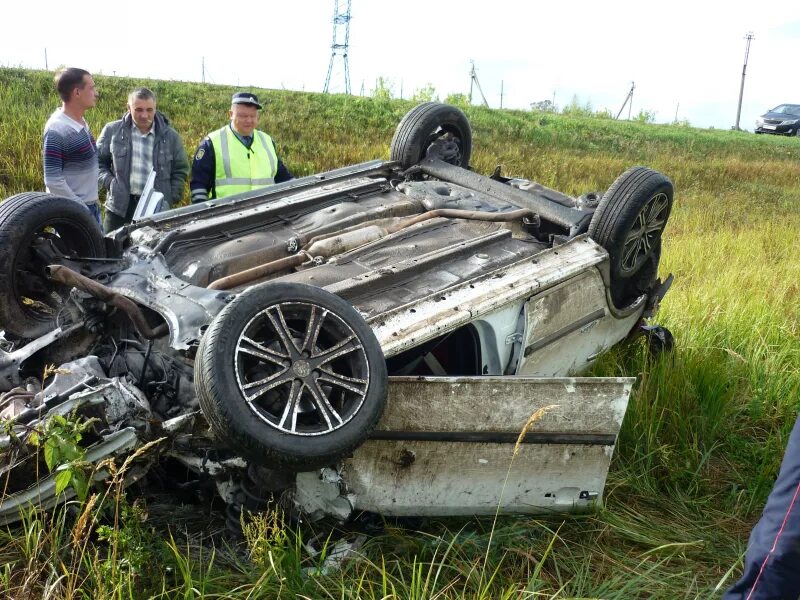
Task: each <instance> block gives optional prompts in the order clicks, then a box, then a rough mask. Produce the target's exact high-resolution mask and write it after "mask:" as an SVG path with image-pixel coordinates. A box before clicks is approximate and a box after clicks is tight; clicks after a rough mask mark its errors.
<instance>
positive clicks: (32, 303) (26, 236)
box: [0, 192, 105, 338]
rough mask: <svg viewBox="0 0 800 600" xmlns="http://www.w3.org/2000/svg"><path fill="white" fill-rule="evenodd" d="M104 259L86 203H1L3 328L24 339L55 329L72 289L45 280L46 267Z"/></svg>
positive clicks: (40, 196) (53, 199) (39, 197)
mask: <svg viewBox="0 0 800 600" xmlns="http://www.w3.org/2000/svg"><path fill="white" fill-rule="evenodd" d="M43 254H46V255H47V256H48V257H49V258H43ZM103 256H105V245H104V240H103V232H102V231H101V229H100V226H99V225H98V223H97V221H96V220H95V218H94V216H93V215H92V214H91V213H90V212H89V210H88V209H87V208H86V206H85V205H83V203H81V202H79V201H76V200H70V199H69V198H60V197H58V196H53V195H51V194H45V193H42V192H27V193H24V194H17V195H16V196H11V197H10V198H8V199H7V200H5V201H4V202H3V203H2V204H0V329H4V330H5V331H7V332H9V333H11V334H13V335H15V336H18V337H20V338H36V337H39V336H41V335H43V334H45V333H47V332H48V331H50V330H52V329H53V328H54V327H55V318H56V315H57V313H58V311H59V309H60V308H61V305H62V304H63V301H64V299H65V298H66V296H67V295H68V293H69V289H67V288H66V287H65V286H62V285H59V284H56V283H55V282H53V281H52V280H50V279H49V278H48V277H47V275H46V274H45V270H44V269H45V267H46V266H47V264H50V263H52V262H57V258H58V257H66V258H70V259H79V258H98V257H103Z"/></svg>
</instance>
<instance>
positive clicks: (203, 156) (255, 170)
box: [189, 92, 293, 202]
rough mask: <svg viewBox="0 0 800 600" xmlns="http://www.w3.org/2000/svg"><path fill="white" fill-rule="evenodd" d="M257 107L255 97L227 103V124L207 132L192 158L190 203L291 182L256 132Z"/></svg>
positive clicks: (270, 144)
mask: <svg viewBox="0 0 800 600" xmlns="http://www.w3.org/2000/svg"><path fill="white" fill-rule="evenodd" d="M260 109H261V104H260V103H259V102H258V98H257V97H256V95H255V94H251V93H250V92H237V93H235V94H234V95H233V98H232V99H231V110H230V113H229V115H230V119H231V122H230V123H229V124H227V125H225V127H223V128H221V129H218V130H216V131H213V132H211V133H210V134H208V136H207V137H206V138H205V139H203V141H202V142H201V143H200V147H199V148H198V149H197V152H195V155H194V162H193V164H192V178H191V182H190V184H189V187H190V188H191V190H192V202H203V201H205V200H209V199H211V198H224V197H225V196H231V195H233V194H241V193H242V192H249V191H250V190H255V189H258V188H262V187H265V186H268V185H272V184H273V183H281V182H283V181H289V180H290V179H292V178H293V176H292V174H291V173H290V172H289V169H287V168H286V165H284V164H283V162H282V161H281V159H280V158H278V154H277V153H276V152H275V144H273V142H272V138H271V137H270V136H268V135H267V134H266V133H264V132H263V131H259V130H257V129H256V125H258V111H259V110H260Z"/></svg>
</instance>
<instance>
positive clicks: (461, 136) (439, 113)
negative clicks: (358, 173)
mask: <svg viewBox="0 0 800 600" xmlns="http://www.w3.org/2000/svg"><path fill="white" fill-rule="evenodd" d="M471 155H472V129H471V128H470V126H469V121H468V120H467V116H466V115H465V114H464V113H463V112H461V110H460V109H458V108H456V107H455V106H451V105H449V104H440V103H439V102H426V103H424V104H419V105H418V106H415V107H414V108H412V109H411V110H410V111H408V112H407V113H406V115H405V116H404V117H403V119H402V120H401V121H400V123H398V125H397V129H395V131H394V137H393V138H392V145H391V151H390V157H391V160H396V161H398V162H400V166H402V167H403V168H404V169H408V168H410V167H413V166H414V165H416V164H418V163H419V162H421V161H422V160H423V159H425V158H426V157H429V156H435V157H436V158H440V159H441V160H443V161H445V162H448V163H450V164H452V165H456V166H459V167H464V168H466V167H468V166H469V159H470V156H471Z"/></svg>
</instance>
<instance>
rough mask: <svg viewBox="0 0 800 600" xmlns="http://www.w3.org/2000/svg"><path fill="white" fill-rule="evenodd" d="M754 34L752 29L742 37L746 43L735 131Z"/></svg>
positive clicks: (740, 110)
mask: <svg viewBox="0 0 800 600" xmlns="http://www.w3.org/2000/svg"><path fill="white" fill-rule="evenodd" d="M754 37H755V36H754V35H753V32H752V31H748V32H747V35H746V36H744V39H745V40H747V43H746V44H745V47H744V66H743V67H742V85H741V87H740V88H739V106H738V107H737V109H736V125H735V126H734V127H733V128H734V129H735V130H736V131H739V117H741V116H742V97H743V96H744V76H745V73H747V59H748V57H749V56H750V42H751V41H752V40H753V38H754Z"/></svg>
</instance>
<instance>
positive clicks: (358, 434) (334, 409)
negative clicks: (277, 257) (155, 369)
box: [195, 283, 387, 470]
mask: <svg viewBox="0 0 800 600" xmlns="http://www.w3.org/2000/svg"><path fill="white" fill-rule="evenodd" d="M195 390H196V392H197V396H198V399H199V401H200V407H201V408H202V409H203V413H204V414H205V416H206V419H207V420H208V422H209V425H210V426H211V428H212V430H213V431H214V433H215V434H216V435H217V436H218V437H219V438H220V440H221V441H222V442H223V443H226V444H228V445H229V446H230V447H231V449H233V450H234V451H237V452H238V453H240V454H241V455H243V456H244V457H245V458H248V459H249V460H251V461H253V462H256V463H258V464H261V465H266V466H271V467H273V468H274V467H275V466H280V467H282V468H288V469H294V470H305V469H312V468H316V467H320V466H324V465H327V464H332V463H335V462H336V461H337V460H339V459H341V458H342V457H344V456H346V455H348V454H349V453H351V452H352V451H353V450H354V449H355V448H356V447H358V446H359V445H360V444H361V443H363V442H364V440H366V439H367V437H368V436H369V434H370V432H371V431H372V430H373V429H374V427H375V425H376V424H377V422H378V419H379V418H380V416H381V414H382V412H383V408H384V406H385V404H386V390H387V375H386V362H385V359H384V357H383V352H382V351H381V348H380V345H379V344H378V341H377V339H376V338H375V335H374V334H373V332H372V329H371V328H370V327H369V325H367V323H366V322H365V321H364V319H363V318H362V317H361V315H360V314H359V313H358V311H356V309H355V308H353V307H352V306H351V305H350V304H349V303H347V302H346V301H345V300H342V299H341V298H339V297H338V296H334V295H333V294H331V293H329V292H326V291H325V290H323V289H320V288H317V287H314V286H310V285H305V284H300V283H266V284H263V285H259V286H255V287H252V288H250V289H249V290H247V291H245V292H244V293H242V294H241V295H239V296H237V297H236V298H235V299H234V300H233V301H232V302H231V303H230V304H229V305H228V306H226V307H225V308H224V309H223V310H222V312H220V313H219V315H217V317H216V318H215V319H214V321H213V322H212V323H211V325H210V326H209V328H208V330H207V331H206V333H205V335H204V336H203V338H202V340H201V342H200V347H199V349H198V352H197V357H196V358H195Z"/></svg>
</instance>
